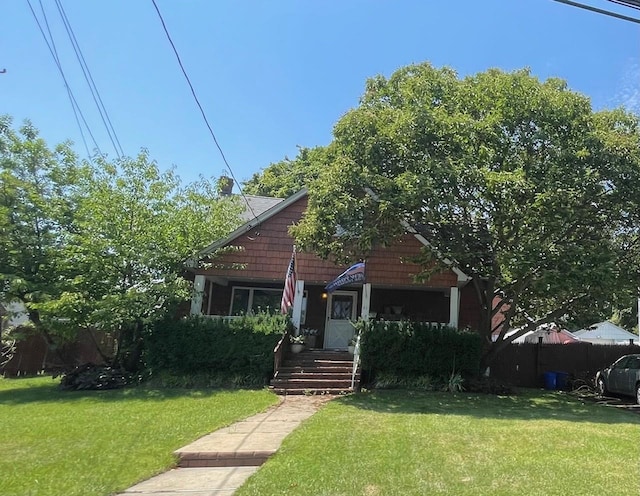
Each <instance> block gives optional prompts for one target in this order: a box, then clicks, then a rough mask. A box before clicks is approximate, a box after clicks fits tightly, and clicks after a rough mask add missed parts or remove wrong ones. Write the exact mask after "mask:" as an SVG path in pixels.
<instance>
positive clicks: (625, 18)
mask: <svg viewBox="0 0 640 496" xmlns="http://www.w3.org/2000/svg"><path fill="white" fill-rule="evenodd" d="M554 2H559V3H564V4H567V5H571V6H573V7H578V8H580V9H585V10H589V11H591V12H596V13H597V14H604V15H608V16H611V17H615V18H617V19H622V20H623V21H629V22H635V23H636V24H640V19H636V18H635V17H629V16H626V15H622V14H618V13H616V12H611V11H610V10H604V9H598V8H596V7H592V6H590V5H585V4H583V3H578V2H572V1H571V0H554ZM616 3H619V2H616ZM629 6H630V5H629Z"/></svg>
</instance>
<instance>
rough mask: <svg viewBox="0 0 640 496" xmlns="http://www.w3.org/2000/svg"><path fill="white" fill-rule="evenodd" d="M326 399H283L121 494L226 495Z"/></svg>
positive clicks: (204, 440)
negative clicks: (176, 465) (174, 467)
mask: <svg viewBox="0 0 640 496" xmlns="http://www.w3.org/2000/svg"><path fill="white" fill-rule="evenodd" d="M329 399H331V397H329V396H285V397H283V399H282V400H281V401H280V403H279V404H278V405H276V406H274V407H272V408H271V409H269V410H268V411H266V412H264V413H259V414H257V415H254V416H252V417H249V418H247V419H245V420H242V421H240V422H236V423H235V424H232V425H230V426H229V427H225V428H223V429H220V430H218V431H215V432H213V433H212V434H209V435H207V436H204V437H202V438H200V439H198V440H196V441H194V442H193V443H191V444H189V445H187V446H185V447H184V448H180V449H179V450H177V451H176V455H178V457H179V462H178V468H176V469H173V470H169V471H168V472H165V473H163V474H160V475H158V476H156V477H153V478H151V479H149V480H146V481H144V482H141V483H139V484H136V485H135V486H132V487H130V488H129V489H127V490H126V491H125V492H123V493H120V494H121V495H123V496H134V495H137V496H186V495H188V496H229V495H231V494H233V493H234V492H235V490H236V489H237V488H238V487H240V486H241V485H242V484H243V483H244V481H245V480H247V479H248V478H249V476H251V474H253V473H255V472H256V471H257V470H258V468H259V466H260V465H262V464H263V463H264V462H265V461H266V460H267V458H269V457H270V456H271V455H273V454H274V453H275V452H276V451H277V450H278V448H279V447H280V445H281V444H282V441H283V440H284V438H285V437H287V436H288V435H289V434H290V433H291V432H292V431H293V430H294V429H295V428H296V427H298V426H299V425H300V423H301V422H302V421H303V420H305V419H307V418H309V417H310V416H311V415H313V414H314V413H315V412H316V411H318V409H319V408H320V407H321V406H322V405H323V404H324V403H326V402H327V401H328V400H329Z"/></svg>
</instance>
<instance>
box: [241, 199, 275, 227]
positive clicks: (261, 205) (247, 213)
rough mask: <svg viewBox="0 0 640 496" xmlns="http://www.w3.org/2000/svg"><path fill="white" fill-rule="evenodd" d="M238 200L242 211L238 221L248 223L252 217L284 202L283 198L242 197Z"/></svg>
mask: <svg viewBox="0 0 640 496" xmlns="http://www.w3.org/2000/svg"><path fill="white" fill-rule="evenodd" d="M240 200H241V202H242V204H243V206H244V207H245V208H244V211H243V212H242V213H241V214H240V219H241V220H242V221H244V222H249V221H250V220H252V219H253V218H254V217H257V216H259V215H260V214H262V213H264V212H266V211H267V210H269V209H270V208H272V207H275V206H276V205H278V204H279V203H282V202H283V201H284V198H274V197H272V196H254V195H242V196H240Z"/></svg>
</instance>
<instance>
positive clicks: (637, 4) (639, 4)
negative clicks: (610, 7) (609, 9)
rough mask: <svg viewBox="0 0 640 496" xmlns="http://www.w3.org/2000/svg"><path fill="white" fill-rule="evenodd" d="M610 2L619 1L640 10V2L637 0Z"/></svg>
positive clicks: (612, 0)
mask: <svg viewBox="0 0 640 496" xmlns="http://www.w3.org/2000/svg"><path fill="white" fill-rule="evenodd" d="M609 1H610V2H613V3H617V4H618V5H622V6H624V7H629V8H632V9H636V10H640V2H639V1H637V0H609Z"/></svg>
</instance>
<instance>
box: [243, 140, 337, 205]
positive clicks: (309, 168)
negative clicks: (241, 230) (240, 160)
mask: <svg viewBox="0 0 640 496" xmlns="http://www.w3.org/2000/svg"><path fill="white" fill-rule="evenodd" d="M330 157H331V151H330V148H328V147H321V146H319V147H316V148H300V149H299V152H298V155H297V156H296V158H294V159H293V160H291V159H289V158H285V159H284V160H281V161H280V162H276V163H274V164H271V165H269V166H268V167H267V168H266V169H264V170H263V171H261V172H257V173H255V174H254V175H253V177H252V178H251V179H249V180H248V181H246V182H245V183H244V188H243V189H244V192H245V193H247V194H250V195H260V196H272V197H274V198H287V197H289V196H291V195H293V194H294V193H296V192H297V191H300V190H301V189H302V188H304V187H306V186H308V185H309V184H310V183H311V182H312V181H313V180H314V179H316V178H317V177H318V176H319V175H320V170H321V169H322V167H323V166H324V164H325V163H326V162H328V161H329V160H330Z"/></svg>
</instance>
